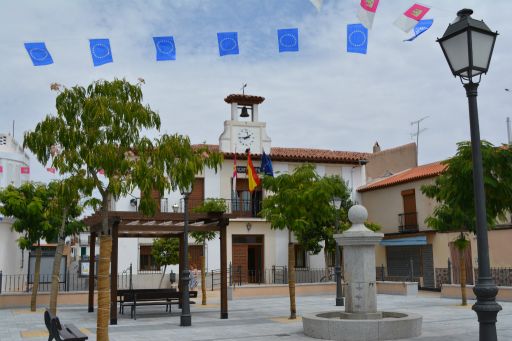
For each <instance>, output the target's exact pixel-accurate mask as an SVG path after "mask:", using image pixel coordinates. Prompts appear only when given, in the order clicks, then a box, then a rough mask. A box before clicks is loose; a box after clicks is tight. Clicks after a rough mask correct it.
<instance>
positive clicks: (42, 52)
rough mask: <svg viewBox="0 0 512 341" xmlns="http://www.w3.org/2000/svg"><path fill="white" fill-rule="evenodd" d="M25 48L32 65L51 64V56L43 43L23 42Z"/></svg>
mask: <svg viewBox="0 0 512 341" xmlns="http://www.w3.org/2000/svg"><path fill="white" fill-rule="evenodd" d="M25 49H27V52H28V55H29V57H30V59H31V60H32V64H33V65H34V66H42V65H48V64H53V59H52V56H51V55H50V52H49V51H48V49H47V48H46V45H45V43H25Z"/></svg>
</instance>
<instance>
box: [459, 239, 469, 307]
mask: <svg viewBox="0 0 512 341" xmlns="http://www.w3.org/2000/svg"><path fill="white" fill-rule="evenodd" d="M464 251H465V248H464V249H459V265H460V266H459V268H460V271H459V278H460V294H461V297H462V305H468V298H467V295H466V259H465V257H464V255H465V252H464Z"/></svg>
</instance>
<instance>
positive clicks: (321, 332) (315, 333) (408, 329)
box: [302, 311, 422, 341]
mask: <svg viewBox="0 0 512 341" xmlns="http://www.w3.org/2000/svg"><path fill="white" fill-rule="evenodd" d="M344 314H345V313H344V312H343V311H326V312H321V313H316V314H309V315H304V316H302V325H303V327H304V334H306V335H307V336H309V337H314V338H316V339H324V340H338V341H372V340H396V339H406V338H411V337H416V336H420V335H421V323H422V317H421V315H419V314H411V313H408V314H404V313H398V312H387V311H383V312H382V318H381V319H364V320H356V319H346V318H343V316H344Z"/></svg>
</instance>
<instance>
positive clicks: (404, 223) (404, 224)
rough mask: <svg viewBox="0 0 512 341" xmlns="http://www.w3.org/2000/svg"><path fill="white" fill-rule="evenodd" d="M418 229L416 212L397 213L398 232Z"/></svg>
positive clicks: (416, 230)
mask: <svg viewBox="0 0 512 341" xmlns="http://www.w3.org/2000/svg"><path fill="white" fill-rule="evenodd" d="M418 231H419V228H418V212H407V213H400V214H399V215H398V232H400V233H414V232H418Z"/></svg>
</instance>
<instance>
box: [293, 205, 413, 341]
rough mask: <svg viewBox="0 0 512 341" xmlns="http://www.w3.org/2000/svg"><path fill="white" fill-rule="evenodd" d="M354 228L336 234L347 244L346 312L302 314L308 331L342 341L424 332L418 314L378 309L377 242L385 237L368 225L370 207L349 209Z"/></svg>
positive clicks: (391, 337)
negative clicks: (366, 223)
mask: <svg viewBox="0 0 512 341" xmlns="http://www.w3.org/2000/svg"><path fill="white" fill-rule="evenodd" d="M348 218H349V220H350V221H351V222H352V227H351V228H350V229H348V230H347V231H345V232H343V233H342V234H335V235H334V238H335V239H336V242H337V243H338V244H339V245H341V246H343V266H344V280H345V283H344V289H345V311H341V310H337V311H326V312H319V313H316V314H310V315H305V316H303V317H302V323H303V327H304V334H306V335H307V336H310V337H314V338H317V339H326V340H342V341H362V340H365V341H370V340H396V339H405V338H411V337H416V336H419V335H420V334H421V323H422V317H421V316H420V315H418V314H411V313H408V314H404V313H398V312H385V311H384V312H383V311H378V310H377V284H376V280H375V279H376V274H375V245H377V244H378V243H379V242H380V240H381V239H382V238H383V236H384V235H383V234H382V233H375V232H373V231H371V230H369V229H367V228H366V227H365V226H364V222H365V221H366V219H367V218H368V212H367V211H366V208H364V207H363V206H361V205H355V206H352V207H351V208H350V210H349V211H348Z"/></svg>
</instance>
